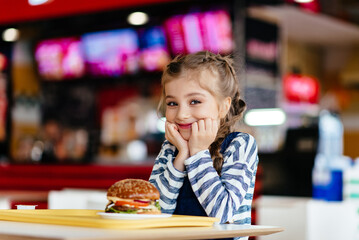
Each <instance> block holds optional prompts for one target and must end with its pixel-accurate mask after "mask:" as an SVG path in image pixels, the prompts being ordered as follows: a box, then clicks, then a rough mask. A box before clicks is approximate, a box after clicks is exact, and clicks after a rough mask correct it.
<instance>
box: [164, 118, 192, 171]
mask: <svg viewBox="0 0 359 240" xmlns="http://www.w3.org/2000/svg"><path fill="white" fill-rule="evenodd" d="M165 137H166V139H167V140H168V141H169V142H170V143H172V144H173V145H175V147H176V148H177V149H178V154H177V156H176V159H175V160H174V162H173V165H174V166H175V168H177V169H178V170H180V171H184V169H185V166H184V161H185V160H186V159H187V158H189V148H188V141H186V140H184V139H183V137H182V136H181V134H180V133H179V132H178V127H177V126H176V124H173V123H170V122H167V121H166V125H165Z"/></svg>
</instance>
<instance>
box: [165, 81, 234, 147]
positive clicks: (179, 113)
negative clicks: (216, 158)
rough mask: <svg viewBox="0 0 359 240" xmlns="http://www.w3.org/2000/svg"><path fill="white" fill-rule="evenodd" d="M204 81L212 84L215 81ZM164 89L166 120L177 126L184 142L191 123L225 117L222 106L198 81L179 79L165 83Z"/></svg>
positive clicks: (188, 133) (187, 136)
mask: <svg viewBox="0 0 359 240" xmlns="http://www.w3.org/2000/svg"><path fill="white" fill-rule="evenodd" d="M202 77H203V76H202ZM206 77H207V78H208V77H213V76H208V75H207V76H206ZM206 81H208V82H213V81H215V79H206ZM164 88H165V104H166V120H167V121H168V122H170V123H174V124H176V125H177V127H178V130H179V133H180V134H181V135H182V137H183V138H184V139H185V140H189V138H190V136H191V131H192V130H191V125H192V123H194V122H197V121H198V120H201V119H206V118H210V119H215V120H218V121H219V120H220V118H222V117H224V116H225V114H224V116H223V113H222V112H223V111H222V110H221V109H222V104H221V103H218V102H217V99H216V98H215V97H214V96H213V95H212V94H211V93H210V92H209V91H207V90H206V89H204V88H202V87H201V86H200V84H199V81H198V80H192V79H188V78H186V77H181V78H178V79H173V80H172V81H170V82H168V83H166V84H165V86H164ZM226 113H227V112H226Z"/></svg>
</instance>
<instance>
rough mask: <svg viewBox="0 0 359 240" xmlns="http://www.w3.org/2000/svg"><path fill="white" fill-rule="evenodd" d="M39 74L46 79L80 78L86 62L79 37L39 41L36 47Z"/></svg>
mask: <svg viewBox="0 0 359 240" xmlns="http://www.w3.org/2000/svg"><path fill="white" fill-rule="evenodd" d="M35 59H36V62H37V65H38V70H39V74H40V75H41V77H42V78H43V79H45V80H62V79H70V78H79V77H82V76H83V75H84V74H85V63H84V58H83V53H82V48H81V42H80V40H79V38H76V37H71V38H58V39H49V40H44V41H41V42H39V44H38V45H37V46H36V48H35Z"/></svg>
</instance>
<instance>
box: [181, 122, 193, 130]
mask: <svg viewBox="0 0 359 240" xmlns="http://www.w3.org/2000/svg"><path fill="white" fill-rule="evenodd" d="M177 125H178V127H179V128H181V129H189V128H191V126H192V123H188V124H179V123H177Z"/></svg>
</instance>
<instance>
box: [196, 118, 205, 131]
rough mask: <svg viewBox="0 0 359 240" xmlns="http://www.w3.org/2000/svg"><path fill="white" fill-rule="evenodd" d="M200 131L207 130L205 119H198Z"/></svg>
mask: <svg viewBox="0 0 359 240" xmlns="http://www.w3.org/2000/svg"><path fill="white" fill-rule="evenodd" d="M198 131H206V126H205V123H204V120H203V119H201V120H199V121H198Z"/></svg>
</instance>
